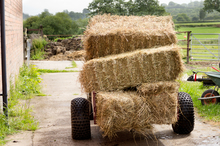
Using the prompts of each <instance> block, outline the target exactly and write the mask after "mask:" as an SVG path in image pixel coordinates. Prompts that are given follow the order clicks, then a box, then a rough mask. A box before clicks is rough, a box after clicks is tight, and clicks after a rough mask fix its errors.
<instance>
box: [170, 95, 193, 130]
mask: <svg viewBox="0 0 220 146" xmlns="http://www.w3.org/2000/svg"><path fill="white" fill-rule="evenodd" d="M178 103H179V105H178V113H177V122H176V123H175V124H172V128H173V131H174V132H175V133H178V134H189V133H190V132H191V131H193V129H194V108H193V102H192V99H191V96H190V95H189V94H187V93H184V92H179V93H178Z"/></svg>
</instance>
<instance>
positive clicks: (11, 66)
mask: <svg viewBox="0 0 220 146" xmlns="http://www.w3.org/2000/svg"><path fill="white" fill-rule="evenodd" d="M5 29H6V60H7V65H6V66H7V81H8V89H9V82H10V79H12V80H14V79H13V78H14V76H15V75H16V74H18V72H19V68H20V67H21V66H22V64H23V11H22V0H5ZM0 66H1V65H0ZM0 70H1V68H0ZM0 75H1V72H0ZM1 78H2V77H1V76H0V92H1V91H2V87H1V86H2V85H1Z"/></svg>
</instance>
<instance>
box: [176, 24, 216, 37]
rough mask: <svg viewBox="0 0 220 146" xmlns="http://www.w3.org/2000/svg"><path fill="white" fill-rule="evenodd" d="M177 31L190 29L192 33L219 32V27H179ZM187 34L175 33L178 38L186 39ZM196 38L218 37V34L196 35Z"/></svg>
mask: <svg viewBox="0 0 220 146" xmlns="http://www.w3.org/2000/svg"><path fill="white" fill-rule="evenodd" d="M178 31H192V33H217V34H218V33H219V34H220V28H217V27H181V28H180V29H179V30H178ZM184 36H187V34H184V33H182V34H177V37H178V39H180V40H182V39H186V38H184ZM196 37H198V38H218V35H196Z"/></svg>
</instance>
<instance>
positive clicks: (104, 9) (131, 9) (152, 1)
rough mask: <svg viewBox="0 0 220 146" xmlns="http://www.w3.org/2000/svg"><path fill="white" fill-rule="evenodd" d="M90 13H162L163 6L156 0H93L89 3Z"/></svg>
mask: <svg viewBox="0 0 220 146" xmlns="http://www.w3.org/2000/svg"><path fill="white" fill-rule="evenodd" d="M88 9H89V10H90V11H91V12H90V15H92V16H93V15H97V14H105V13H106V14H117V15H163V14H165V12H166V11H165V8H164V7H163V6H160V5H159V2H158V0H134V1H132V0H129V1H127V2H126V1H125V0H93V2H91V3H90V4H89V7H88Z"/></svg>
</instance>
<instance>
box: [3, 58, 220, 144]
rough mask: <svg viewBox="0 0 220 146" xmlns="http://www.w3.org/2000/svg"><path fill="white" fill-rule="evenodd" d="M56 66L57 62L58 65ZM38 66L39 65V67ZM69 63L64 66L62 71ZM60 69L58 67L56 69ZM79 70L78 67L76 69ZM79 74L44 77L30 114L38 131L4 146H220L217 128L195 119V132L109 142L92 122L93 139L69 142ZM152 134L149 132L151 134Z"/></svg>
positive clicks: (165, 131) (157, 130)
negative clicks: (71, 116) (71, 112)
mask: <svg viewBox="0 0 220 146" xmlns="http://www.w3.org/2000/svg"><path fill="white" fill-rule="evenodd" d="M44 63H45V62H40V63H38V67H41V65H45V64H48V65H49V66H50V69H53V68H54V67H56V62H55V63H52V64H51V65H50V63H48V62H46V63H45V64H44ZM57 63H58V62H57ZM39 64H40V65H39ZM67 66H68V64H65V63H64V64H63V65H62V68H63V67H64V68H65V67H67ZM58 69H59V68H58ZM79 70H80V68H79ZM78 75H79V73H78V72H74V73H52V74H43V75H42V78H43V82H42V86H43V93H44V94H46V95H47V96H44V97H35V98H34V99H32V100H31V102H30V104H31V106H33V115H34V117H35V118H36V119H37V120H38V121H39V129H38V130H36V131H35V132H31V131H24V132H21V133H19V134H15V135H12V136H9V137H8V138H7V139H8V140H10V141H9V142H8V143H7V144H6V145H7V146H63V145H65V146H133V145H140V146H142V145H143V146H144V145H149V146H154V145H158V146H176V145H181V146H198V145H199V146H218V145H220V129H219V128H218V127H214V126H211V125H209V124H207V123H203V122H201V121H200V120H198V118H197V119H196V123H195V129H194V131H193V132H192V133H191V134H188V135H178V134H175V133H174V132H173V131H172V127H171V125H154V129H153V131H152V132H153V134H149V136H148V138H144V137H143V136H140V135H136V137H135V138H134V137H133V134H132V133H130V132H120V133H118V137H117V138H115V139H113V140H111V141H110V140H109V139H108V138H103V137H102V133H101V132H100V129H99V127H98V126H97V125H94V124H93V121H91V132H92V138H91V139H89V140H83V141H80V140H72V138H71V120H70V102H71V100H72V99H73V98H76V97H86V94H83V93H81V88H80V84H79V82H78V81H77V80H78ZM152 132H151V133H152Z"/></svg>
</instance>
